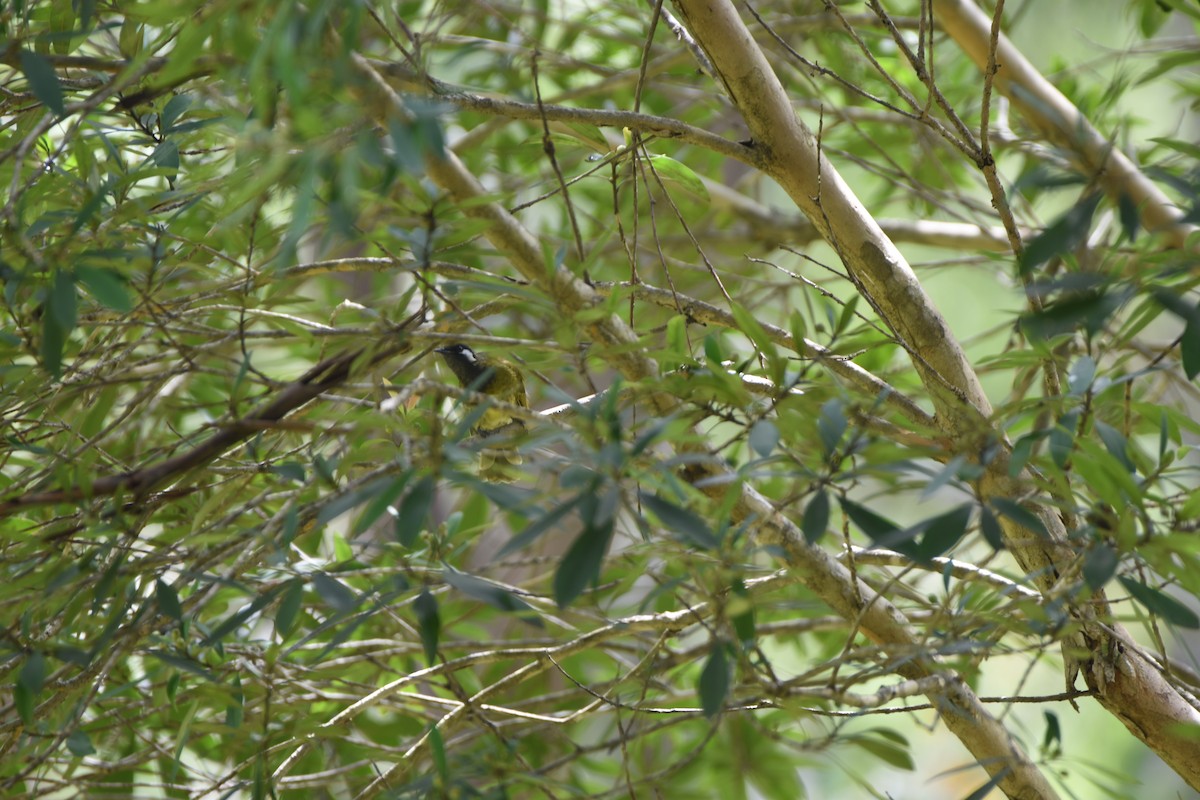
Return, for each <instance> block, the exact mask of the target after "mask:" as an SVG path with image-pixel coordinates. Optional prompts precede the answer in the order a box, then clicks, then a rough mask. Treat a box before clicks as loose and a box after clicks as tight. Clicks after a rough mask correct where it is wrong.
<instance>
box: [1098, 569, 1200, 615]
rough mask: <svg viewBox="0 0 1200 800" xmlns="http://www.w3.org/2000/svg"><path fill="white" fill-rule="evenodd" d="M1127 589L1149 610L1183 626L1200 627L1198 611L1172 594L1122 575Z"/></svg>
mask: <svg viewBox="0 0 1200 800" xmlns="http://www.w3.org/2000/svg"><path fill="white" fill-rule="evenodd" d="M1117 580H1119V581H1120V582H1121V585H1122V586H1124V587H1125V590H1126V591H1127V592H1129V594H1131V595H1132V596H1133V599H1134V600H1137V601H1138V602H1139V603H1141V604H1142V605H1143V606H1145V607H1146V609H1147V610H1148V611H1150V612H1151V613H1152V614H1157V615H1158V616H1160V617H1162V618H1163V619H1165V620H1166V621H1167V622H1170V623H1171V624H1172V625H1178V626H1179V627H1181V628H1200V617H1198V616H1196V612H1195V611H1192V610H1191V609H1190V608H1188V607H1187V606H1185V605H1184V604H1183V603H1181V602H1179V601H1178V600H1176V599H1175V598H1174V597H1171V595H1169V594H1167V593H1165V592H1162V591H1159V590H1158V589H1153V588H1151V587H1149V586H1147V585H1146V584H1144V583H1141V582H1140V581H1135V580H1133V579H1132V578H1126V577H1125V576H1123V575H1122V576H1120V577H1118V578H1117Z"/></svg>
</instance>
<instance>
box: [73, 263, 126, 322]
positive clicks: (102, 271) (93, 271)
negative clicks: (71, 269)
mask: <svg viewBox="0 0 1200 800" xmlns="http://www.w3.org/2000/svg"><path fill="white" fill-rule="evenodd" d="M75 275H76V277H78V278H79V282H80V283H82V284H83V286H84V288H85V289H87V290H88V293H89V294H91V296H92V297H94V298H96V299H97V300H98V301H100V303H102V304H103V305H106V306H108V307H109V308H111V309H112V310H113V311H120V312H122V313H128V312H130V311H132V310H133V300H132V298H130V296H129V290H128V288H127V287H126V286H125V279H124V278H122V277H121V274H120V273H119V272H117V271H116V270H111V269H107V268H105V267H89V266H86V265H80V266H78V267H76V268H75Z"/></svg>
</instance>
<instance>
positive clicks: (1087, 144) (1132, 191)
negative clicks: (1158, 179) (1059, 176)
mask: <svg viewBox="0 0 1200 800" xmlns="http://www.w3.org/2000/svg"><path fill="white" fill-rule="evenodd" d="M933 13H934V18H935V19H936V20H937V23H938V25H940V26H941V28H942V30H944V31H946V33H948V34H950V36H951V37H952V38H953V39H954V41H955V42H957V43H958V46H959V47H961V48H962V49H963V52H965V53H966V54H967V55H968V56H969V57H970V58H971V60H972V61H974V62H975V63H976V65H978V66H979V68H980V69H987V66H988V60H989V57H990V52H991V26H992V20H991V18H990V17H988V15H987V14H985V13H983V11H982V10H981V9H980V8H979V6H977V5H976V4H975V3H974V2H972V0H934V2H933ZM995 58H996V64H997V66H998V68H999V69H998V71H997V72H996V77H995V83H994V85H995V87H996V88H997V89H999V90H1000V91H1001V92H1002V93H1003V94H1004V95H1005V96H1006V97H1008V98H1009V99H1010V100H1011V101H1012V103H1013V105H1015V106H1016V107H1017V108H1018V109H1020V110H1021V113H1022V114H1023V115H1024V116H1025V118H1026V119H1027V120H1028V121H1029V122H1030V123H1032V124H1033V125H1034V126H1035V127H1036V128H1037V129H1038V130H1039V131H1041V133H1042V134H1043V135H1044V136H1046V137H1047V138H1048V139H1049V140H1050V141H1052V142H1054V143H1055V144H1057V145H1059V146H1061V147H1065V148H1067V149H1068V150H1070V151H1071V152H1073V153H1075V154H1076V156H1077V158H1078V163H1079V168H1080V169H1081V170H1082V171H1083V172H1085V173H1086V174H1087V175H1088V176H1092V175H1096V176H1098V177H1099V180H1100V183H1101V184H1102V185H1103V186H1104V188H1105V191H1107V192H1108V194H1109V195H1110V196H1112V197H1113V199H1117V198H1119V197H1122V196H1124V197H1127V198H1129V199H1131V200H1132V201H1133V202H1134V204H1135V205H1136V206H1137V207H1138V209H1139V211H1140V212H1141V216H1142V224H1143V225H1144V226H1145V227H1146V229H1147V230H1149V231H1151V232H1154V233H1161V234H1162V235H1164V236H1166V237H1167V239H1168V240H1169V241H1170V242H1171V244H1172V245H1173V246H1174V247H1183V246H1185V243H1186V241H1187V239H1188V237H1189V236H1191V234H1193V233H1195V232H1196V230H1197V228H1196V226H1195V225H1189V224H1187V223H1185V222H1182V221H1181V220H1182V219H1183V212H1182V211H1181V210H1180V209H1179V208H1178V207H1177V206H1176V205H1175V204H1174V203H1172V202H1171V200H1170V199H1169V198H1168V197H1167V196H1166V195H1165V194H1163V192H1162V191H1161V190H1160V189H1159V188H1158V187H1157V186H1155V185H1154V183H1153V182H1151V181H1150V179H1149V178H1147V177H1146V176H1145V175H1143V174H1142V172H1141V170H1139V169H1138V167H1137V165H1136V164H1134V163H1133V161H1132V160H1131V159H1130V158H1129V157H1128V156H1126V155H1125V154H1124V153H1122V152H1121V151H1120V150H1119V149H1117V147H1116V144H1115V143H1114V142H1113V141H1112V140H1111V139H1109V138H1107V137H1105V136H1103V135H1102V134H1101V133H1100V132H1099V131H1098V130H1096V128H1095V127H1093V125H1092V124H1091V122H1090V121H1088V119H1087V117H1085V116H1084V115H1083V114H1082V113H1081V112H1080V111H1079V109H1078V108H1076V107H1075V106H1074V105H1073V104H1072V103H1071V101H1070V100H1068V99H1067V98H1066V96H1065V95H1063V93H1062V92H1060V91H1058V89H1056V88H1054V85H1053V84H1051V83H1050V82H1049V81H1048V80H1046V78H1045V77H1043V76H1042V74H1041V73H1040V72H1038V71H1037V70H1036V69H1035V68H1034V66H1033V65H1032V64H1030V63H1029V60H1028V59H1027V58H1025V56H1024V55H1022V53H1021V51H1020V50H1018V49H1017V48H1016V47H1014V46H1013V43H1012V42H1011V41H1009V40H1008V37H1006V36H1004V35H1003V34H1001V35H1000V37H999V40H998V42H997V48H996V54H995ZM1195 246H1196V245H1195V244H1194V243H1193V247H1195Z"/></svg>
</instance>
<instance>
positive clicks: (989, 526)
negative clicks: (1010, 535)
mask: <svg viewBox="0 0 1200 800" xmlns="http://www.w3.org/2000/svg"><path fill="white" fill-rule="evenodd" d="M979 532H980V533H982V534H983V540H984V541H985V542H987V543H988V544H990V545H991V546H992V549H993V550H1003V549H1004V529H1003V528H1001V527H1000V521H999V520H998V519H996V515H995V514H993V513H992V511H991V509H989V508H988V507H987V506H983V507H982V508H980V509H979Z"/></svg>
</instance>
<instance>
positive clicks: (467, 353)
mask: <svg viewBox="0 0 1200 800" xmlns="http://www.w3.org/2000/svg"><path fill="white" fill-rule="evenodd" d="M459 355H461V356H462V357H463V358H465V359H466V360H467V361H469V362H471V363H472V364H478V363H479V359H478V358H476V357H475V351H474V350H472V349H471V348H469V347H467V346H466V345H460V350H459Z"/></svg>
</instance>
